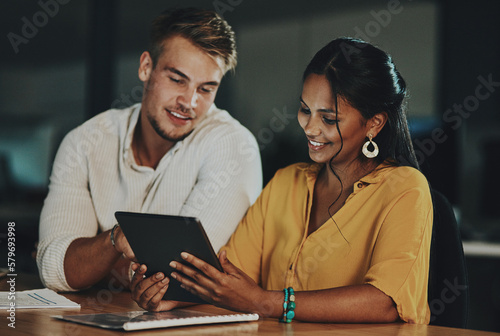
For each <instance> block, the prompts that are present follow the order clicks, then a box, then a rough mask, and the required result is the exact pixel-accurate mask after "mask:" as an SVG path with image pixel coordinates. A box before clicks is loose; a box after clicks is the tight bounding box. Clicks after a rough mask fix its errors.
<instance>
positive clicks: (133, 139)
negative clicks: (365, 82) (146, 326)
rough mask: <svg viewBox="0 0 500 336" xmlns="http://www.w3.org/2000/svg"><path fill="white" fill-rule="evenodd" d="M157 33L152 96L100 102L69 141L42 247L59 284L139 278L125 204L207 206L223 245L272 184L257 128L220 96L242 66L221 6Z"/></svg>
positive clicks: (186, 14) (148, 81)
mask: <svg viewBox="0 0 500 336" xmlns="http://www.w3.org/2000/svg"><path fill="white" fill-rule="evenodd" d="M150 40H151V41H150V48H149V51H145V52H144V53H143V54H142V55H141V57H140V65H139V78H140V80H141V81H142V82H144V90H143V98H142V104H136V105H134V106H132V107H130V108H127V109H125V110H109V111H107V112H104V113H101V114H100V115H98V116H96V117H94V118H92V119H90V120H89V121H87V122H85V123H84V124H83V125H81V126H80V127H78V128H76V129H75V130H73V131H72V132H70V133H69V134H68V135H67V136H66V137H65V139H64V141H63V142H62V144H61V146H60V148H59V151H58V153H57V156H56V159H55V162H54V166H53V171H52V175H51V180H50V186H49V194H48V196H47V199H46V200H45V204H44V207H43V210H42V214H41V219H40V242H39V247H38V253H37V263H38V267H39V272H40V277H41V279H42V281H43V282H44V284H45V285H46V286H47V287H49V288H52V289H55V290H59V291H73V290H79V289H83V288H86V287H89V286H92V285H94V284H96V283H98V282H99V281H102V280H103V279H108V278H109V279H113V276H114V280H115V281H116V278H120V277H121V278H126V280H128V273H127V272H128V270H129V266H130V258H132V257H133V252H132V251H131V250H130V246H129V245H128V242H127V240H126V238H125V237H124V235H123V233H122V232H121V229H120V228H119V226H115V224H116V220H115V218H114V212H115V211H118V210H126V211H134V212H146V213H161V214H170V215H186V216H193V217H198V218H200V220H201V222H202V224H203V225H204V227H205V230H206V231H207V235H208V237H209V238H210V240H211V242H212V245H213V246H214V249H215V250H218V249H219V248H220V247H221V246H222V245H223V244H224V243H226V241H227V240H228V238H229V236H230V235H231V233H232V232H233V231H234V229H235V228H236V225H237V224H238V222H239V221H240V219H241V218H242V217H243V215H244V214H245V212H246V210H247V208H248V207H249V206H250V205H251V204H252V203H253V202H254V201H255V199H256V198H257V196H258V195H259V192H260V190H261V188H262V173H261V166H260V156H259V152H258V147H257V143H256V141H255V138H254V137H253V136H252V135H251V133H250V132H249V131H248V130H247V129H245V128H244V127H243V126H242V125H241V124H239V123H238V122H237V121H236V120H234V119H233V118H232V117H231V116H230V115H229V114H228V113H227V112H226V111H223V110H219V109H217V108H216V107H215V105H214V99H215V95H216V93H217V89H218V87H219V84H220V82H221V79H222V77H223V76H224V74H225V73H226V72H227V71H228V70H230V69H234V67H235V65H236V50H235V43H234V32H233V31H232V30H231V27H230V26H229V25H228V24H227V23H226V22H225V21H224V20H223V19H221V18H220V17H219V16H218V15H217V14H215V13H213V12H210V11H201V10H195V9H177V10H171V11H167V12H165V13H163V14H162V15H160V16H159V17H157V18H156V19H155V20H154V21H153V24H152V28H151V35H150ZM144 234H145V235H148V234H155V233H154V232H144ZM125 270H126V271H127V272H125ZM124 272H125V273H124ZM123 274H126V275H127V276H123ZM117 275H120V276H117ZM121 282H122V285H123V286H125V287H126V286H127V284H126V281H123V279H121ZM116 286H117V284H116V283H113V287H116Z"/></svg>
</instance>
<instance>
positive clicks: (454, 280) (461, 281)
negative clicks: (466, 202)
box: [428, 190, 469, 328]
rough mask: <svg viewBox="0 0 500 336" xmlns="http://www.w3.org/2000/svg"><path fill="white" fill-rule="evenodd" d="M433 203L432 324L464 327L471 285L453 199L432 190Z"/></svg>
mask: <svg viewBox="0 0 500 336" xmlns="http://www.w3.org/2000/svg"><path fill="white" fill-rule="evenodd" d="M431 194H432V202H433V206H434V222H433V228H432V241H431V253H430V264H429V288H428V302H429V308H430V310H431V321H430V324H432V325H439V326H446V327H454V328H465V327H466V325H467V315H468V306H469V285H468V279H467V269H466V266H465V256H464V251H463V246H462V239H461V237H460V231H459V229H458V225H457V221H456V219H455V215H454V213H453V209H452V207H451V204H450V202H448V200H447V199H446V197H445V196H444V195H443V194H441V193H440V192H438V191H436V190H432V191H431Z"/></svg>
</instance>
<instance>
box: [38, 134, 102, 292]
mask: <svg viewBox="0 0 500 336" xmlns="http://www.w3.org/2000/svg"><path fill="white" fill-rule="evenodd" d="M84 142H85V138H81V134H79V131H78V129H76V130H74V131H72V132H70V133H69V134H68V135H67V136H66V137H65V139H64V140H63V142H62V143H61V146H60V147H59V150H58V152H57V155H56V158H55V161H54V165H53V169H52V174H51V177H50V186H49V193H48V195H47V198H46V199H45V203H44V206H43V209H42V213H41V216H40V240H39V244H38V251H37V264H38V269H39V273H40V278H41V280H42V282H43V283H44V285H45V286H46V287H48V288H51V289H54V290H57V291H74V290H75V289H73V288H71V287H70V286H69V285H68V283H67V281H66V276H65V273H64V257H65V255H66V250H67V249H68V246H69V245H70V244H71V242H72V241H73V240H75V239H77V238H80V237H92V236H95V235H96V233H97V230H98V223H97V217H96V215H95V210H94V207H93V204H92V199H91V195H90V192H89V188H88V174H87V165H86V155H85V151H86V150H88V147H86V146H82V143H84Z"/></svg>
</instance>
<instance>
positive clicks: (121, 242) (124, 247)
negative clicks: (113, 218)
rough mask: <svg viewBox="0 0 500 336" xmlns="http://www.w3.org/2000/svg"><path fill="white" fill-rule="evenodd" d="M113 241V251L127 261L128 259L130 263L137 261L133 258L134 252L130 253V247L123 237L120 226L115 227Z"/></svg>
mask: <svg viewBox="0 0 500 336" xmlns="http://www.w3.org/2000/svg"><path fill="white" fill-rule="evenodd" d="M114 239H115V250H116V251H117V252H118V253H121V254H123V255H124V256H125V257H126V258H127V259H130V260H132V261H137V259H136V258H135V254H134V251H132V248H131V247H130V244H129V243H128V240H127V238H126V237H125V234H124V233H123V231H122V228H121V227H120V226H117V227H116V228H115V232H114Z"/></svg>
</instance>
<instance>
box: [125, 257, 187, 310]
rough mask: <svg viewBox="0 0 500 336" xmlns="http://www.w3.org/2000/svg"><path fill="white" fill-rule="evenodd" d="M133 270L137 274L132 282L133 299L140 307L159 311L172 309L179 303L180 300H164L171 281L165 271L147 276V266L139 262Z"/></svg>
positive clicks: (134, 265)
mask: <svg viewBox="0 0 500 336" xmlns="http://www.w3.org/2000/svg"><path fill="white" fill-rule="evenodd" d="M132 270H133V271H135V274H134V277H133V278H132V281H131V283H130V291H131V293H132V299H133V300H134V301H135V302H137V304H138V305H139V307H141V308H143V309H146V310H149V311H156V312H158V311H164V310H171V309H173V308H175V307H177V306H178V305H179V302H178V301H167V300H162V298H163V295H165V292H166V291H167V289H168V283H169V278H168V277H166V276H165V275H164V274H163V273H161V272H159V273H156V274H154V275H152V276H150V277H149V278H145V277H144V274H145V273H146V271H147V267H146V265H139V264H138V263H135V264H133V265H132Z"/></svg>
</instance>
